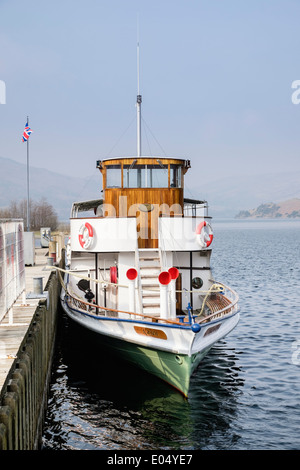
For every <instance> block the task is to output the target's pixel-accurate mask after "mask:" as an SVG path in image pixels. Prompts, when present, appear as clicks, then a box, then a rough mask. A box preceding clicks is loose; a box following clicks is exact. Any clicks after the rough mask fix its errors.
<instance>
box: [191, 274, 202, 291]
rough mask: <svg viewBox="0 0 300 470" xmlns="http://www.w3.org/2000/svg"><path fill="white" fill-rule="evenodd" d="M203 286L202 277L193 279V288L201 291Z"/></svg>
mask: <svg viewBox="0 0 300 470" xmlns="http://www.w3.org/2000/svg"><path fill="white" fill-rule="evenodd" d="M202 286H203V280H202V279H201V277H194V278H193V279H192V287H193V288H194V289H200V288H201V287H202Z"/></svg>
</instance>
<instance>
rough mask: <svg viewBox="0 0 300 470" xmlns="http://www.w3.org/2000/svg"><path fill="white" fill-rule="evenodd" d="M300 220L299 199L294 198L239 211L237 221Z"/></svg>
mask: <svg viewBox="0 0 300 470" xmlns="http://www.w3.org/2000/svg"><path fill="white" fill-rule="evenodd" d="M296 217H299V218H300V199H298V198H294V199H289V200H288V201H284V202H279V203H277V204H275V203H274V202H269V203H267V204H260V205H259V206H258V207H257V208H256V209H251V210H243V211H240V212H239V213H238V214H237V216H236V218H237V219H247V218H251V219H258V218H272V219H273V218H282V219H287V218H296Z"/></svg>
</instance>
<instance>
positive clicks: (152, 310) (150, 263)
mask: <svg viewBox="0 0 300 470" xmlns="http://www.w3.org/2000/svg"><path fill="white" fill-rule="evenodd" d="M139 268H140V279H141V290H142V306H143V313H144V314H145V315H152V316H155V317H159V316H160V288H159V281H158V276H159V274H160V272H161V262H160V256H159V250H158V249H155V248H154V249H152V248H150V249H139Z"/></svg>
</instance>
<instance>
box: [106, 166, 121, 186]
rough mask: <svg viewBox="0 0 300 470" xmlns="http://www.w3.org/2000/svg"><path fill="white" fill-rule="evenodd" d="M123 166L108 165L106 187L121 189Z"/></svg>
mask: <svg viewBox="0 0 300 470" xmlns="http://www.w3.org/2000/svg"><path fill="white" fill-rule="evenodd" d="M121 182H122V180H121V165H107V167H106V187H107V188H120V187H121Z"/></svg>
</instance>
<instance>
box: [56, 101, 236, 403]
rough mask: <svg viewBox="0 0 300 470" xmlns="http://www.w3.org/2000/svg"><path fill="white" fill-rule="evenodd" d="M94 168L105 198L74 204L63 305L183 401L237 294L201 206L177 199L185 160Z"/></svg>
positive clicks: (112, 162)
mask: <svg viewBox="0 0 300 470" xmlns="http://www.w3.org/2000/svg"><path fill="white" fill-rule="evenodd" d="M141 101H142V100H141V96H140V95H138V96H137V113H138V119H137V122H138V145H137V156H130V157H126V158H107V159H105V160H102V161H98V162H97V168H99V170H100V172H101V174H102V178H103V199H99V200H92V201H85V202H77V203H74V204H73V207H72V211H71V218H70V240H69V244H68V247H67V266H66V271H65V276H64V284H63V287H64V288H63V289H62V293H61V303H62V306H63V308H64V310H65V312H66V313H67V315H68V316H69V317H70V318H71V319H73V320H74V321H75V322H77V323H78V324H80V325H81V326H82V327H83V328H86V329H88V330H92V331H93V332H95V333H97V334H98V336H97V338H99V346H101V348H103V347H104V348H106V351H107V354H109V352H110V351H111V352H113V353H117V355H119V356H120V357H121V359H125V360H127V361H129V362H131V363H133V364H135V365H136V366H138V367H141V368H142V369H144V370H146V371H148V372H149V373H151V374H154V375H156V376H158V377H160V378H161V379H163V380H164V381H166V382H168V383H169V384H170V385H172V386H173V387H175V388H176V389H178V390H179V391H180V392H181V393H182V394H183V395H184V396H187V395H188V391H189V384H190V377H191V374H192V373H193V371H194V370H195V369H196V367H197V366H198V364H199V362H200V361H201V359H202V358H203V357H204V356H205V355H206V354H207V352H208V351H209V350H210V348H211V347H212V346H213V345H214V344H215V343H216V342H217V341H219V340H220V339H221V338H223V337H225V336H226V335H227V334H228V333H229V332H230V331H231V330H232V329H233V328H234V327H235V326H236V324H237V323H238V320H239V308H238V296H237V294H236V293H235V292H234V291H233V290H232V289H230V288H229V287H227V286H225V285H224V284H221V283H220V282H216V281H215V280H214V279H213V275H212V272H211V267H210V258H211V252H212V245H213V231H212V228H211V218H210V217H209V215H208V206H207V203H206V201H199V200H192V199H186V198H185V197H184V176H185V174H186V172H187V171H188V170H189V168H190V161H189V160H186V159H184V158H171V157H153V156H150V157H149V156H142V155H141V139H140V126H141Z"/></svg>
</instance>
